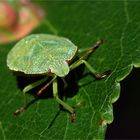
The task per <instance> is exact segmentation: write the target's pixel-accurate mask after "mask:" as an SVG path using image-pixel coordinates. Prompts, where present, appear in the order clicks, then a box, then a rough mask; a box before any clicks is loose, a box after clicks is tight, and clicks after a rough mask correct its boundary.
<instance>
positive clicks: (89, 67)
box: [70, 59, 111, 79]
mask: <svg viewBox="0 0 140 140" xmlns="http://www.w3.org/2000/svg"><path fill="white" fill-rule="evenodd" d="M81 64H85V66H86V67H87V68H88V70H89V71H90V72H91V73H92V74H94V75H95V77H96V78H97V79H101V78H104V77H105V76H107V75H109V74H110V73H111V70H108V71H105V72H103V73H101V74H99V73H98V72H97V71H96V70H95V69H94V68H93V67H92V66H91V65H90V64H89V63H88V62H87V61H86V60H82V59H79V60H78V61H76V62H74V63H73V64H71V65H70V70H73V69H75V68H76V67H78V66H80V65H81Z"/></svg>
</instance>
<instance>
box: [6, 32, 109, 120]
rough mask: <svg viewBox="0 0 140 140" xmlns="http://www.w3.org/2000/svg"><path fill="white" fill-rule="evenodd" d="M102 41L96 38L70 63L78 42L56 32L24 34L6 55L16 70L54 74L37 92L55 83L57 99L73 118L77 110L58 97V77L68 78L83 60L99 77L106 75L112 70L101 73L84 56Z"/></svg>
mask: <svg viewBox="0 0 140 140" xmlns="http://www.w3.org/2000/svg"><path fill="white" fill-rule="evenodd" d="M101 44H102V41H101V40H100V41H97V42H96V44H95V45H94V46H93V47H91V48H90V49H88V50H87V51H86V52H85V53H84V55H83V56H82V57H80V58H79V59H78V60H76V61H75V62H73V63H72V64H70V63H69V62H71V61H72V59H73V58H74V57H75V56H76V52H78V51H77V46H75V45H74V44H73V43H72V42H71V41H70V40H69V39H67V38H64V37H59V36H55V35H47V34H34V35H30V36H27V37H25V38H24V39H22V40H21V41H19V42H18V43H17V44H16V45H15V46H14V47H13V48H12V49H11V51H10V52H9V54H8V57H7V65H8V67H9V69H11V70H13V71H19V72H23V73H25V74H31V75H32V74H40V75H46V77H48V76H51V77H52V79H51V80H50V81H49V82H48V83H47V84H46V85H45V86H44V87H42V88H41V89H40V90H39V91H38V92H37V95H38V96H39V95H40V94H41V93H42V91H43V90H44V89H46V88H47V87H48V86H49V85H50V84H51V83H52V85H53V96H54V98H55V99H56V101H57V102H58V103H59V104H60V105H62V106H63V107H64V108H65V109H66V110H67V111H69V112H70V114H71V115H70V116H71V121H72V122H73V121H74V116H75V111H74V109H73V108H72V107H71V106H70V105H68V104H66V103H65V102H64V101H63V100H61V99H60V98H59V95H58V84H57V77H61V78H63V79H64V78H65V76H66V75H68V73H69V71H71V70H73V69H75V68H76V67H78V66H80V65H81V64H85V66H86V67H87V68H88V69H89V71H90V72H91V73H93V74H94V75H95V77H96V78H103V77H105V76H106V75H108V74H109V73H110V71H106V72H104V73H102V74H98V73H97V72H96V71H95V70H94V68H93V67H92V66H91V65H90V64H89V63H88V62H87V61H86V60H85V59H86V57H87V56H88V55H89V54H90V53H92V52H93V51H95V50H96V48H98V47H99V46H100V45H101ZM46 77H45V78H44V79H41V80H39V81H37V82H35V83H32V84H30V85H28V86H26V87H25V88H24V89H23V92H24V93H26V92H28V91H29V90H31V89H32V88H34V87H36V86H38V85H40V84H41V83H43V82H44V81H45V80H46ZM25 109H26V106H24V107H22V108H20V109H18V110H16V112H15V114H19V113H20V112H22V111H24V110H25Z"/></svg>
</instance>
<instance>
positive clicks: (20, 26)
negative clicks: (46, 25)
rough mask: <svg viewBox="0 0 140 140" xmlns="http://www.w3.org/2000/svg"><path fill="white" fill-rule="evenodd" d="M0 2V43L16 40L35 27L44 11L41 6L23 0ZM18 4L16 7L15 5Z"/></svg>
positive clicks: (41, 18) (42, 16)
mask: <svg viewBox="0 0 140 140" xmlns="http://www.w3.org/2000/svg"><path fill="white" fill-rule="evenodd" d="M22 1H23V0H20V1H14V2H13V3H12V2H11V3H10V2H8V1H3V2H0V43H1V44H2V43H10V42H13V41H16V40H18V39H20V38H22V37H24V36H26V35H27V34H29V33H30V32H31V31H32V30H33V29H34V28H36V27H37V26H38V25H39V24H40V23H41V21H42V20H43V18H44V16H45V13H44V11H43V9H42V8H41V7H39V6H38V5H37V4H34V3H32V2H28V1H27V0H25V1H24V2H22ZM16 6H18V8H17V7H16Z"/></svg>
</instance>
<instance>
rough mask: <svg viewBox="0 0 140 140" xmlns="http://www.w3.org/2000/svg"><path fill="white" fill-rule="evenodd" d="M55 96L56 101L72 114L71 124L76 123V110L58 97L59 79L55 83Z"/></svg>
mask: <svg viewBox="0 0 140 140" xmlns="http://www.w3.org/2000/svg"><path fill="white" fill-rule="evenodd" d="M53 96H54V98H55V99H56V101H57V102H58V103H59V104H60V105H62V106H63V107H64V108H65V109H66V110H67V111H69V112H70V120H71V122H74V119H75V112H74V109H73V108H72V107H71V106H70V105H68V104H66V103H65V102H64V101H62V100H61V99H60V98H59V97H58V83H57V79H55V80H54V81H53Z"/></svg>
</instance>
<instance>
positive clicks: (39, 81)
mask: <svg viewBox="0 0 140 140" xmlns="http://www.w3.org/2000/svg"><path fill="white" fill-rule="evenodd" d="M47 79H48V77H45V78H43V79H41V80H38V81H36V82H34V83H32V84H30V85H28V86H26V87H25V88H24V89H23V93H26V92H28V91H29V90H31V89H33V88H35V87H37V86H39V85H40V84H42V83H44V82H45V81H46V80H47Z"/></svg>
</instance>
